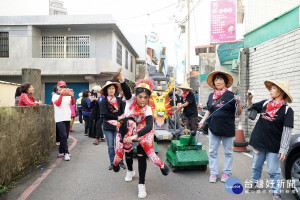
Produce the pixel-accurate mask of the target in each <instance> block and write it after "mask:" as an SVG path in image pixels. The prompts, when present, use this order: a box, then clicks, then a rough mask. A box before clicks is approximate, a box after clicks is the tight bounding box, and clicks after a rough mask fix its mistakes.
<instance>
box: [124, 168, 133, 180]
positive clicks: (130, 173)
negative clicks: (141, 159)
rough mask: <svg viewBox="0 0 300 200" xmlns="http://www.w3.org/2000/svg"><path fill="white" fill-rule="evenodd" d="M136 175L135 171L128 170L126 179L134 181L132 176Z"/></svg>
mask: <svg viewBox="0 0 300 200" xmlns="http://www.w3.org/2000/svg"><path fill="white" fill-rule="evenodd" d="M134 175H135V171H129V170H127V174H126V177H125V181H127V182H129V181H132V178H133V176H134Z"/></svg>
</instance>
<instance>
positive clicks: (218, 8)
mask: <svg viewBox="0 0 300 200" xmlns="http://www.w3.org/2000/svg"><path fill="white" fill-rule="evenodd" d="M210 19H211V23H210V43H222V42H231V41H235V40H236V0H219V1H212V2H211V17H210Z"/></svg>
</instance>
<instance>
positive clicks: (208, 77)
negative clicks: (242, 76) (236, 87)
mask: <svg viewBox="0 0 300 200" xmlns="http://www.w3.org/2000/svg"><path fill="white" fill-rule="evenodd" d="M216 74H224V76H226V78H227V79H228V84H227V85H226V87H227V88H230V87H231V86H232V84H233V77H232V76H231V74H229V73H227V72H223V71H213V72H211V73H210V74H209V75H208V76H207V78H206V82H207V84H208V85H209V86H210V87H211V88H213V89H215V88H216V87H215V86H214V83H213V78H214V75H216Z"/></svg>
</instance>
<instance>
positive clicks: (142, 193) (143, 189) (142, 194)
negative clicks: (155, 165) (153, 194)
mask: <svg viewBox="0 0 300 200" xmlns="http://www.w3.org/2000/svg"><path fill="white" fill-rule="evenodd" d="M138 188H139V194H138V197H139V198H140V199H143V198H145V197H146V196H147V192H146V186H145V184H139V185H138Z"/></svg>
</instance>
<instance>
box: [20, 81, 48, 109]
mask: <svg viewBox="0 0 300 200" xmlns="http://www.w3.org/2000/svg"><path fill="white" fill-rule="evenodd" d="M21 88H22V94H21V97H20V100H19V106H38V105H43V102H41V101H39V102H35V101H34V97H33V96H32V95H33V93H34V88H33V86H32V84H31V83H25V84H23V85H22V86H21Z"/></svg>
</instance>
